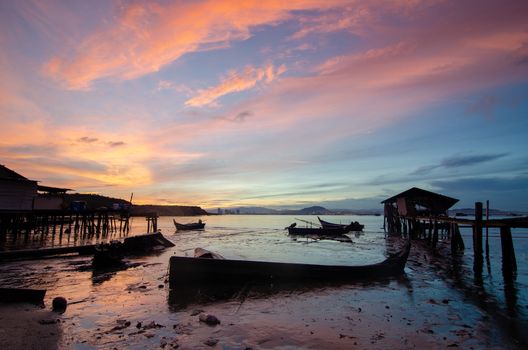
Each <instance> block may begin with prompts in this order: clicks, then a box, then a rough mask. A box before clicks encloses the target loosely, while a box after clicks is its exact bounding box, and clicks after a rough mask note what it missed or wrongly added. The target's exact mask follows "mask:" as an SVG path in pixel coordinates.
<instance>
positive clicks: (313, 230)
mask: <svg viewBox="0 0 528 350" xmlns="http://www.w3.org/2000/svg"><path fill="white" fill-rule="evenodd" d="M285 229H287V230H288V233H289V234H290V235H297V236H326V237H331V236H341V235H344V234H345V233H348V232H349V231H350V230H349V229H348V228H346V227H331V228H324V227H297V224H296V223H295V222H294V223H293V224H291V225H290V226H288V227H286V228H285Z"/></svg>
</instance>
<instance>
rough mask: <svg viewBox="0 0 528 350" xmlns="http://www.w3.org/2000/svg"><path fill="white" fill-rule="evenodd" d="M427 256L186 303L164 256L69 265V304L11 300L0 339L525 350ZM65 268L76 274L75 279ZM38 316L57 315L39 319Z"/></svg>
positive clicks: (29, 343)
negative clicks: (389, 270) (107, 267)
mask: <svg viewBox="0 0 528 350" xmlns="http://www.w3.org/2000/svg"><path fill="white" fill-rule="evenodd" d="M427 254H428V253H427V252H426V251H424V250H422V249H421V248H420V247H419V246H415V247H413V250H412V252H411V256H410V258H409V262H408V265H407V268H406V275H405V276H402V277H400V278H393V279H387V280H382V281H376V282H370V283H356V284H347V285H341V286H335V285H334V286H317V287H313V288H303V289H299V288H296V289H290V290H288V289H283V290H279V291H277V292H276V293H263V292H262V291H261V290H259V289H255V290H253V289H252V288H251V287H248V288H247V289H246V290H244V291H243V293H239V296H238V297H237V298H233V299H230V300H220V301H212V302H209V303H195V304H193V303H191V304H188V305H183V306H182V305H175V304H169V303H168V302H167V300H168V297H169V294H170V293H169V291H168V284H167V283H166V281H165V279H166V268H167V266H166V263H165V264H164V263H163V262H162V261H166V260H167V259H165V258H166V257H165V255H164V254H162V255H160V256H158V257H154V258H148V257H144V258H138V259H135V260H134V263H136V264H139V265H137V266H134V267H131V268H129V269H126V270H123V271H118V272H107V273H102V274H98V275H94V274H93V273H91V272H86V275H85V276H84V277H80V276H79V274H82V273H83V272H79V271H77V272H75V271H76V270H70V273H66V274H65V275H64V276H61V277H62V278H63V280H62V282H61V283H59V284H60V285H61V286H59V287H58V288H57V289H56V290H52V291H51V295H49V296H48V297H47V304H48V309H49V307H50V306H49V305H50V300H51V299H52V298H53V297H55V296H57V295H58V294H61V295H63V296H65V297H67V298H68V299H69V300H70V302H73V303H71V304H70V305H69V306H68V308H67V310H66V312H65V313H64V314H63V315H57V314H55V313H52V312H51V311H46V310H41V309H38V308H36V307H29V306H25V307H20V306H16V308H15V307H14V306H4V307H3V308H1V309H0V317H1V318H2V325H3V326H2V333H1V337H0V338H1V340H0V344H1V345H2V347H1V348H3V349H10V348H13V349H18V348H27V349H31V348H35V349H39V348H42V349H54V348H60V349H94V348H97V349H113V348H117V349H123V348H129V349H143V348H149V349H159V348H165V349H174V348H179V349H211V348H216V349H248V348H251V349H299V348H303V349H328V348H332V349H352V348H357V349H361V348H369V349H387V348H391V349H409V348H418V349H422V348H428V349H444V348H448V347H449V348H462V349H472V348H473V349H482V348H486V349H493V348H497V349H502V348H507V349H517V348H518V349H521V348H523V346H521V345H520V344H516V343H515V342H514V341H512V340H511V339H509V337H508V335H507V334H504V332H502V330H501V329H500V328H498V327H496V325H495V323H494V319H493V318H492V317H490V316H489V315H488V314H486V313H485V312H484V311H482V310H481V309H480V308H479V307H478V306H475V305H474V303H472V302H470V301H468V300H467V299H466V296H465V295H464V294H463V293H461V292H460V291H456V290H453V289H451V288H449V286H448V285H447V284H446V282H445V281H444V280H443V279H440V278H438V277H437V273H435V272H432V271H431V265H430V264H428V263H427V261H428V260H429V259H430V257H428V256H427ZM153 259H154V260H155V261H152V260H153ZM83 262H84V261H83V260H74V261H71V260H62V261H61V262H59V263H56V264H54V265H52V264H50V262H47V263H48V268H47V269H46V266H42V264H40V267H39V268H38V269H37V270H39V271H40V268H43V269H44V271H50V270H54V269H55V268H57V269H58V270H62V271H63V272H62V273H64V270H66V271H68V268H65V266H64V265H63V264H66V266H82V264H83ZM27 264H39V261H34V262H27ZM51 273H52V274H53V272H51ZM67 275H70V278H71V277H73V276H75V277H74V278H75V280H76V281H77V285H75V286H74V285H71V284H70V283H69V282H68V277H66V276H67ZM94 278H95V279H94ZM84 279H86V280H84ZM200 314H204V315H206V314H211V315H214V316H216V317H217V318H218V319H219V320H220V324H218V325H214V326H210V325H207V324H205V323H204V322H201V321H200ZM41 319H59V320H60V321H59V322H56V323H53V324H40V323H38V321H39V320H41ZM5 325H8V326H7V328H6V326H5ZM61 332H62V336H60V337H59V335H60V334H61ZM11 334H13V335H14V336H11ZM4 345H5V346H4Z"/></svg>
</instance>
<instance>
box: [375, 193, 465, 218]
mask: <svg viewBox="0 0 528 350" xmlns="http://www.w3.org/2000/svg"><path fill="white" fill-rule="evenodd" d="M456 202H458V199H456V198H451V197H448V196H444V195H442V194H438V193H434V192H431V191H426V190H423V189H421V188H418V187H413V188H411V189H408V190H407V191H404V192H402V193H399V194H397V195H395V196H392V197H390V198H387V199H385V200H384V201H382V202H381V203H382V204H384V205H385V207H387V206H391V207H393V208H394V209H395V210H397V212H398V214H399V215H400V216H442V215H447V210H448V209H449V208H451V207H452V206H453V205H454V204H455V203H456Z"/></svg>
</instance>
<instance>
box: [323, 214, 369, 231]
mask: <svg viewBox="0 0 528 350" xmlns="http://www.w3.org/2000/svg"><path fill="white" fill-rule="evenodd" d="M317 219H319V222H320V223H321V227H322V228H338V227H341V228H343V229H348V232H350V231H363V228H364V227H365V225H361V224H360V223H359V222H357V221H353V222H351V223H350V224H348V225H343V224H334V223H332V222H328V221H324V220H322V219H321V218H320V217H319V216H318V217H317Z"/></svg>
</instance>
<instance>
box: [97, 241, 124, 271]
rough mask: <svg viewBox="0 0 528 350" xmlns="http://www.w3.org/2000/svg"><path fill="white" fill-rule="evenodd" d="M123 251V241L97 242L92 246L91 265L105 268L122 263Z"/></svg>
mask: <svg viewBox="0 0 528 350" xmlns="http://www.w3.org/2000/svg"><path fill="white" fill-rule="evenodd" d="M124 257H125V251H124V248H123V243H121V242H119V241H112V242H110V243H101V244H97V245H95V247H94V256H93V259H92V265H93V267H94V268H96V269H105V268H110V267H115V266H119V265H121V264H122V263H123V261H122V260H123V258H124Z"/></svg>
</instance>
